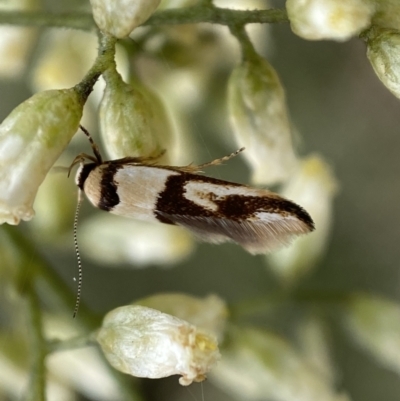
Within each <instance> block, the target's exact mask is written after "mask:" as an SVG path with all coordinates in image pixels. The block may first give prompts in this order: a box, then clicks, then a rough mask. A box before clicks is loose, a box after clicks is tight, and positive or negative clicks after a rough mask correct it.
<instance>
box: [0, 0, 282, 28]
mask: <svg viewBox="0 0 400 401" xmlns="http://www.w3.org/2000/svg"><path fill="white" fill-rule="evenodd" d="M211 3H212V2H211V1H206V0H205V1H203V2H202V3H201V4H199V5H196V6H193V7H182V8H176V9H168V10H163V11H159V12H156V13H155V14H153V15H152V16H151V18H150V19H148V20H147V21H146V22H145V23H144V24H143V25H153V26H158V25H180V24H196V23H199V22H209V23H212V24H221V25H231V24H241V25H244V24H253V23H259V24H265V23H281V22H288V21H289V20H288V16H287V13H286V10H284V9H269V10H231V9H228V8H218V7H213V6H212V4H211ZM210 5H211V7H210ZM0 24H3V25H19V26H40V27H58V28H72V29H79V30H83V31H91V30H94V29H96V24H95V22H94V21H93V17H92V15H91V14H89V13H68V14H51V13H48V12H45V11H34V12H32V11H13V12H6V11H3V12H0Z"/></svg>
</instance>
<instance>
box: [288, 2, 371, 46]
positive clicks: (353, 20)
mask: <svg viewBox="0 0 400 401" xmlns="http://www.w3.org/2000/svg"><path fill="white" fill-rule="evenodd" d="M286 9H287V12H288V16H289V19H290V25H291V27H292V30H293V32H294V33H295V34H296V35H299V36H300V37H302V38H304V39H308V40H322V39H333V40H337V41H344V40H347V39H350V38H351V37H352V36H355V35H358V34H359V33H360V32H361V31H362V30H363V29H365V28H366V27H368V26H369V25H370V24H371V17H372V14H373V12H374V9H375V8H374V6H373V5H372V4H371V2H370V1H369V0H287V1H286Z"/></svg>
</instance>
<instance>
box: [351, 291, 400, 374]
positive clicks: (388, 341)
mask: <svg viewBox="0 0 400 401" xmlns="http://www.w3.org/2000/svg"><path fill="white" fill-rule="evenodd" d="M343 312H344V317H345V320H344V323H345V326H346V328H347V329H348V331H349V333H350V334H351V336H352V337H353V339H354V341H356V342H357V343H358V344H359V345H360V346H362V347H363V348H364V349H366V350H367V351H368V352H370V353H371V354H372V356H374V357H375V358H376V359H377V360H378V361H379V362H380V363H382V364H383V365H384V366H386V367H387V368H389V369H391V370H393V371H395V372H397V373H398V374H399V373H400V336H399V333H400V305H399V304H398V303H395V302H391V301H389V300H386V299H383V298H379V297H374V296H370V295H367V294H361V293H360V294H356V295H353V296H352V297H351V298H350V300H349V302H348V303H346V304H345V308H344V310H343Z"/></svg>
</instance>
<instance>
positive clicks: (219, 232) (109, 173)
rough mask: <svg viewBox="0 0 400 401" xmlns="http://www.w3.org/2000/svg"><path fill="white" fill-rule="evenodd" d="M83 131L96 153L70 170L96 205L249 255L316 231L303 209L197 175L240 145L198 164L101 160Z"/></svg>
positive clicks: (261, 191) (267, 193) (83, 157)
mask: <svg viewBox="0 0 400 401" xmlns="http://www.w3.org/2000/svg"><path fill="white" fill-rule="evenodd" d="M82 130H83V131H84V132H85V134H86V135H87V136H88V137H89V140H90V142H91V144H92V149H93V153H94V156H90V155H87V154H80V155H78V156H77V157H76V158H75V160H74V162H73V164H72V165H71V168H72V167H73V166H74V165H75V164H78V163H79V164H80V168H79V169H78V172H77V175H76V184H77V185H78V187H79V188H80V190H81V191H83V192H84V193H85V194H86V196H87V198H88V199H89V200H90V202H91V203H92V204H93V205H94V206H95V207H97V208H99V209H102V210H105V211H107V212H110V213H113V214H117V215H121V216H125V217H129V218H134V219H140V220H147V221H158V222H160V223H166V224H175V225H178V226H182V227H185V228H186V229H188V230H189V231H190V232H192V233H193V234H194V235H195V236H196V237H198V238H199V239H201V240H203V241H207V242H211V243H221V242H225V241H233V242H235V243H237V244H239V245H241V246H242V247H243V248H245V249H246V250H247V251H249V252H250V253H253V254H257V253H267V252H270V251H272V250H274V249H277V248H279V247H280V246H282V245H286V244H288V243H289V242H290V240H291V239H293V238H294V237H295V236H297V235H300V234H306V233H308V232H310V231H312V230H314V223H313V221H312V219H311V217H310V216H309V214H308V213H307V212H306V211H305V210H304V209H303V208H302V207H300V206H298V205H297V204H295V203H294V202H292V201H289V200H287V199H284V198H282V197H281V196H279V195H277V194H276V193H273V192H270V191H268V190H265V189H257V188H252V187H248V186H246V185H242V184H236V183H233V182H228V181H222V180H219V179H215V178H210V177H206V176H203V175H200V174H199V173H201V170H202V169H203V168H205V167H208V166H211V165H216V164H220V163H221V162H223V161H226V160H228V159H230V158H231V157H233V156H235V155H237V154H238V153H239V152H241V151H242V150H243V149H240V150H238V151H237V152H235V153H232V154H231V155H229V156H226V157H223V158H221V159H217V160H214V161H212V162H210V163H205V164H201V165H198V166H195V165H189V166H185V167H174V166H162V165H157V164H156V163H155V159H156V158H140V157H138V158H135V157H126V158H123V159H118V160H109V161H103V159H102V157H101V155H100V152H99V150H98V147H97V146H96V145H95V144H94V142H93V140H92V139H91V137H90V135H89V133H88V132H87V131H86V130H85V129H84V128H82ZM85 160H89V161H90V162H89V163H85Z"/></svg>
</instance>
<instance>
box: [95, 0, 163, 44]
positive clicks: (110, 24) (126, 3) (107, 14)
mask: <svg viewBox="0 0 400 401" xmlns="http://www.w3.org/2000/svg"><path fill="white" fill-rule="evenodd" d="M160 1H161V0H90V3H91V5H92V9H93V18H94V20H95V21H96V24H97V26H98V27H99V28H100V30H102V31H104V32H107V33H110V34H111V35H113V36H115V37H117V38H124V37H125V36H128V35H129V34H130V33H131V32H132V31H133V30H134V29H135V28H136V27H137V26H139V25H141V24H143V22H145V21H146V20H147V19H148V18H149V17H150V15H151V14H153V12H154V11H155V9H156V8H157V7H158V5H159V4H160Z"/></svg>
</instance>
